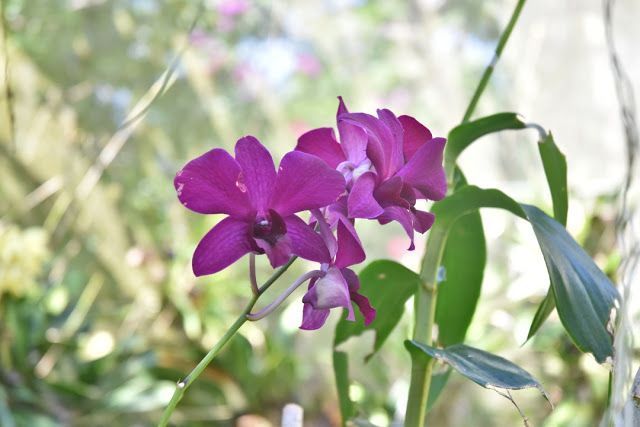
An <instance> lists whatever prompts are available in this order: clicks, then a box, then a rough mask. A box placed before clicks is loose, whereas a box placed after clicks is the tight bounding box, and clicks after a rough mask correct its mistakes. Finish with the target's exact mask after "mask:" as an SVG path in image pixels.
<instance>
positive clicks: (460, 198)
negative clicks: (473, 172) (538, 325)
mask: <svg viewBox="0 0 640 427" xmlns="http://www.w3.org/2000/svg"><path fill="white" fill-rule="evenodd" d="M483 207H493V208H502V209H506V210H508V211H510V212H512V213H513V214H515V215H517V216H519V217H521V218H523V219H527V220H528V221H529V222H530V223H531V225H532V227H533V230H534V232H535V234H536V238H537V240H538V243H539V245H540V249H541V251H542V254H543V256H544V259H545V263H546V265H547V270H548V273H549V278H550V279H551V289H552V290H553V295H554V299H555V302H556V305H557V309H558V314H559V316H560V320H561V321H562V324H563V326H564V327H565V329H566V330H567V332H568V333H569V335H570V336H571V338H572V340H573V341H574V343H575V344H576V346H577V347H578V348H579V349H581V350H582V351H584V352H590V353H593V355H594V356H595V358H596V360H597V361H598V362H600V363H603V362H605V361H606V360H607V358H608V357H611V356H612V355H613V346H612V339H611V335H610V333H609V331H608V329H607V327H608V323H609V318H610V314H611V309H612V308H613V306H614V303H615V301H616V299H618V298H619V295H618V292H617V290H616V289H615V287H614V286H613V284H612V283H611V282H610V281H609V279H608V278H607V276H606V275H605V274H604V273H603V272H602V271H600V269H599V268H598V267H597V266H596V265H595V263H594V262H593V260H592V259H591V258H590V257H589V256H588V255H587V254H586V253H585V251H584V250H583V249H582V248H581V247H580V245H578V244H577V243H576V241H575V240H574V239H573V238H572V237H571V235H569V233H568V232H567V230H566V229H565V228H564V227H563V226H562V225H561V224H560V223H558V222H557V221H555V220H554V219H553V218H551V217H549V216H548V215H547V214H545V213H544V212H542V211H541V210H540V209H538V208H536V207H534V206H530V205H524V204H523V205H520V204H518V203H516V202H515V201H514V200H513V199H511V198H510V197H509V196H507V195H506V194H504V193H502V192H501V191H499V190H495V189H489V190H483V189H480V188H478V187H475V186H467V187H465V188H462V189H460V190H459V191H457V192H455V193H454V194H452V195H450V196H449V197H447V198H445V199H444V200H442V201H441V202H439V203H437V204H436V205H435V206H434V209H433V210H434V212H435V213H436V216H437V217H438V221H437V222H436V225H435V226H434V227H442V228H443V229H444V230H449V229H450V227H451V226H452V225H453V224H454V223H455V222H456V221H457V220H458V219H459V218H461V217H463V216H464V215H466V214H467V213H469V212H472V211H475V210H477V209H480V208H483Z"/></svg>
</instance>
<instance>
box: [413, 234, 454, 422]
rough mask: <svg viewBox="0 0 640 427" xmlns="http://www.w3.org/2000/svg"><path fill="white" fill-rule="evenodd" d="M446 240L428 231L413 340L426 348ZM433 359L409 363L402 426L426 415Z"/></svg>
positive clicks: (417, 359)
mask: <svg viewBox="0 0 640 427" xmlns="http://www.w3.org/2000/svg"><path fill="white" fill-rule="evenodd" d="M446 239H447V233H446V230H444V229H442V228H440V227H438V226H437V223H436V225H435V226H434V227H433V228H432V229H431V231H430V232H429V238H428V240H427V252H426V254H425V257H424V260H423V262H422V272H421V274H420V279H421V284H422V285H421V286H420V288H419V289H418V292H417V294H416V296H415V299H414V301H415V325H414V331H413V339H414V340H416V341H419V342H422V343H424V344H427V345H431V344H432V343H433V335H432V331H433V325H434V323H435V314H436V302H437V289H438V288H437V285H438V283H437V282H438V280H437V279H438V267H439V266H440V261H441V259H442V253H443V252H444V246H445V242H446ZM432 371H433V359H428V360H427V359H425V358H424V357H420V358H413V359H412V361H411V385H410V387H409V400H408V402H407V412H406V416H405V426H416V427H418V426H422V425H423V424H424V419H425V416H426V413H427V399H428V397H429V387H430V386H431V373H432Z"/></svg>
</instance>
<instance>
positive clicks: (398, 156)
mask: <svg viewBox="0 0 640 427" xmlns="http://www.w3.org/2000/svg"><path fill="white" fill-rule="evenodd" d="M378 117H379V118H380V120H382V122H383V123H384V124H385V125H386V126H387V128H388V129H389V131H390V132H391V135H392V138H391V139H389V140H388V141H387V144H388V148H387V150H388V153H389V155H390V162H389V171H388V173H389V175H392V174H394V173H396V172H397V171H398V170H399V169H400V168H401V167H402V165H404V154H403V153H402V142H403V138H404V136H403V135H404V130H403V129H402V124H401V123H400V121H399V120H398V118H397V117H396V116H395V115H394V114H393V113H392V112H391V111H390V110H387V109H386V108H383V109H381V110H378Z"/></svg>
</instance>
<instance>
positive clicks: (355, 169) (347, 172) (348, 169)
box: [336, 159, 373, 189]
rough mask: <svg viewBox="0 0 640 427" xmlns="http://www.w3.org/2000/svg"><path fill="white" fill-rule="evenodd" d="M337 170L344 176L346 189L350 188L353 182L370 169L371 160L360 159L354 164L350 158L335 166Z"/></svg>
mask: <svg viewBox="0 0 640 427" xmlns="http://www.w3.org/2000/svg"><path fill="white" fill-rule="evenodd" d="M336 169H337V170H338V172H340V173H341V174H342V176H344V179H345V181H346V182H347V189H350V188H351V186H352V185H353V183H354V182H355V181H356V179H358V178H359V177H360V175H362V174H363V173H365V172H368V171H370V170H372V169H373V168H372V166H371V161H370V160H369V159H364V160H362V161H361V162H360V163H359V164H357V165H356V164H355V163H353V162H351V161H350V160H346V161H344V162H342V163H340V164H339V165H338V167H337V168H336Z"/></svg>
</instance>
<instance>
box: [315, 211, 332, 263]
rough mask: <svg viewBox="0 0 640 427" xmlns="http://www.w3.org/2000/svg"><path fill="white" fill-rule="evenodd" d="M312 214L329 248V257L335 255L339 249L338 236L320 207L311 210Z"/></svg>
mask: <svg viewBox="0 0 640 427" xmlns="http://www.w3.org/2000/svg"><path fill="white" fill-rule="evenodd" d="M311 214H312V215H313V217H312V218H313V219H314V220H315V222H316V223H317V224H318V231H319V232H320V236H321V237H322V240H323V241H324V244H325V245H326V246H327V249H328V250H329V257H330V258H333V257H335V256H336V252H337V250H338V242H337V240H336V237H335V236H334V235H333V232H332V231H331V226H330V225H329V223H328V222H327V219H326V218H325V216H324V215H323V214H322V212H320V209H314V210H313V211H311ZM310 222H311V225H313V222H314V221H310Z"/></svg>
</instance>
